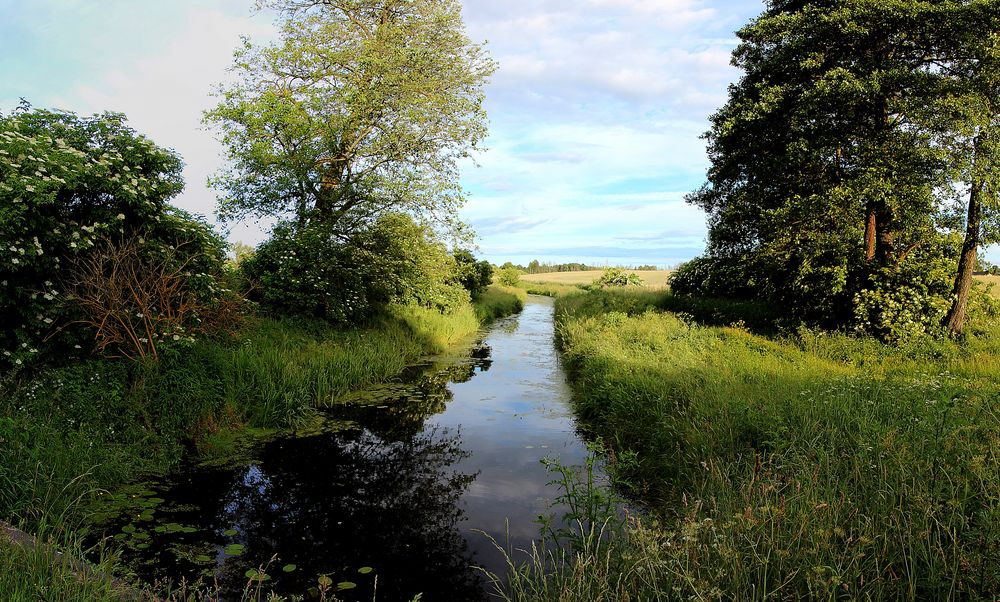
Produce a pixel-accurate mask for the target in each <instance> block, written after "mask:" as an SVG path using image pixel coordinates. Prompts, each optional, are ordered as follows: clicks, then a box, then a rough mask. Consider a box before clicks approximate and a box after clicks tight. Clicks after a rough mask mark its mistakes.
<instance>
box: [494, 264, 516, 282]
mask: <svg viewBox="0 0 1000 602" xmlns="http://www.w3.org/2000/svg"><path fill="white" fill-rule="evenodd" d="M521 273H522V272H521V270H519V269H517V268H516V267H514V266H509V265H505V266H504V267H502V268H500V269H499V270H497V272H496V282H497V284H502V285H504V286H517V283H518V282H520V281H521Z"/></svg>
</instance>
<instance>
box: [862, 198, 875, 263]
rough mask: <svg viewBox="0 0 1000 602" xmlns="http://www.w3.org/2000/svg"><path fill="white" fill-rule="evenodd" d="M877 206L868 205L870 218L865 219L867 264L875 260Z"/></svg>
mask: <svg viewBox="0 0 1000 602" xmlns="http://www.w3.org/2000/svg"><path fill="white" fill-rule="evenodd" d="M875 222H876V218H875V204H874V203H868V216H867V218H866V219H865V262H866V263H871V262H872V261H874V260H875V226H876V223H875Z"/></svg>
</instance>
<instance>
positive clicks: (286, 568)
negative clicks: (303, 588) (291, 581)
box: [281, 564, 299, 573]
mask: <svg viewBox="0 0 1000 602" xmlns="http://www.w3.org/2000/svg"><path fill="white" fill-rule="evenodd" d="M297 568H299V567H297V566H295V565H294V564H286V565H285V566H283V567H281V570H282V571H284V572H286V573H291V572H293V571H294V570H295V569H297Z"/></svg>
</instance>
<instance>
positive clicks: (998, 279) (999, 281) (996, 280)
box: [976, 276, 1000, 297]
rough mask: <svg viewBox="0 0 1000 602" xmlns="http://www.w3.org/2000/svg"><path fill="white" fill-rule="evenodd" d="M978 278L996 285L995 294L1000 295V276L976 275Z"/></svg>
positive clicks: (995, 295) (994, 287)
mask: <svg viewBox="0 0 1000 602" xmlns="http://www.w3.org/2000/svg"><path fill="white" fill-rule="evenodd" d="M976 280H980V281H982V282H985V283H986V284H992V285H994V286H993V296H994V297H1000V276H976Z"/></svg>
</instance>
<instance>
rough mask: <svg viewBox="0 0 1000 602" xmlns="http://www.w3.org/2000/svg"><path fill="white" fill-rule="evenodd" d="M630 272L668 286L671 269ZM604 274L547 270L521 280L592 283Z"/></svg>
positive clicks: (649, 283) (653, 284) (653, 283)
mask: <svg viewBox="0 0 1000 602" xmlns="http://www.w3.org/2000/svg"><path fill="white" fill-rule="evenodd" d="M625 271H626V272H627V273H630V274H637V275H638V276H639V277H640V278H642V280H643V282H644V283H645V284H646V286H649V287H653V288H663V287H665V286H667V279H668V278H669V277H670V271H669V270H655V271H637V270H625ZM602 274H604V271H603V270H588V271H583V272H547V273H543V274H523V275H522V276H521V280H522V281H524V282H535V283H539V282H544V283H554V284H568V285H577V284H590V283H592V282H593V281H595V280H597V279H598V278H600V277H601V275H602Z"/></svg>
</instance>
